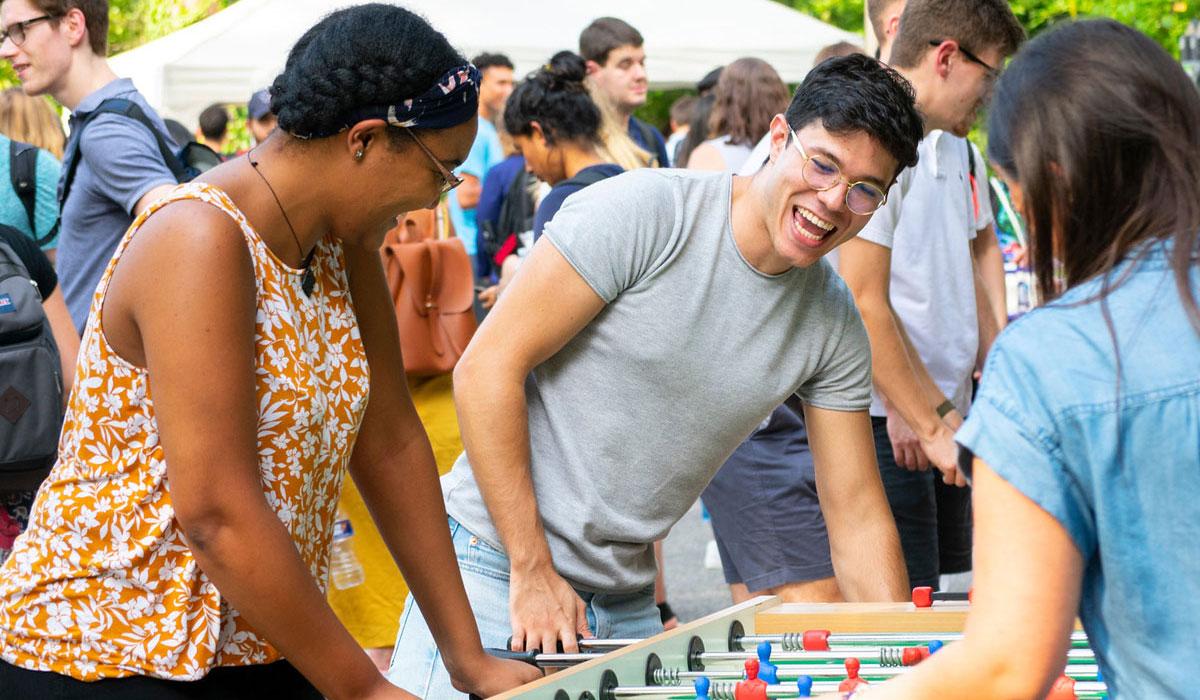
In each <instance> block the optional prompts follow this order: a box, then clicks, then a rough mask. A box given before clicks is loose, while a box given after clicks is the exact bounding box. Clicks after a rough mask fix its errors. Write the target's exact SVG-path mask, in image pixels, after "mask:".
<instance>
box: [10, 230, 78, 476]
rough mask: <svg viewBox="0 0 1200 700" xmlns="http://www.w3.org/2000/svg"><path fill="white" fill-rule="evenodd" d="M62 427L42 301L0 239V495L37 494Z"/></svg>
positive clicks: (59, 384) (55, 359)
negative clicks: (15, 492) (34, 491)
mask: <svg viewBox="0 0 1200 700" xmlns="http://www.w3.org/2000/svg"><path fill="white" fill-rule="evenodd" d="M6 228H8V229H9V230H10V231H12V232H13V233H15V235H18V236H24V235H25V234H23V233H21V232H20V231H17V230H16V229H13V228H11V227H6ZM62 423H63V380H62V366H61V364H60V360H59V355H58V346H57V345H55V343H54V335H53V333H51V330H50V322H49V320H48V319H47V318H46V313H45V311H43V310H42V297H41V295H40V294H38V289H37V286H36V285H35V284H34V282H33V279H31V277H30V274H29V270H28V269H27V268H26V267H25V264H24V263H23V262H21V258H20V257H19V256H18V255H17V254H16V252H15V251H13V249H12V247H10V246H9V245H8V244H7V243H5V242H4V240H3V239H2V238H0V491H30V490H35V489H37V487H38V485H39V484H41V483H42V480H43V479H45V478H46V474H48V473H49V472H50V468H51V467H52V466H54V460H55V458H56V456H57V453H58V435H59V432H60V431H61V430H62Z"/></svg>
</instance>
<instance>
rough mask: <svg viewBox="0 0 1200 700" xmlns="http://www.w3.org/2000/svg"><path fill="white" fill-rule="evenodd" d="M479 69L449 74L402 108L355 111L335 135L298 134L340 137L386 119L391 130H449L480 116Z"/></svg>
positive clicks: (405, 101) (467, 67)
mask: <svg viewBox="0 0 1200 700" xmlns="http://www.w3.org/2000/svg"><path fill="white" fill-rule="evenodd" d="M479 83H480V74H479V69H478V68H476V67H475V66H473V65H471V64H469V63H468V64H467V65H465V66H459V67H458V68H452V69H451V70H449V71H447V72H446V74H445V75H443V76H442V77H441V78H440V79H438V81H437V82H436V83H434V84H433V87H431V88H429V89H428V90H426V91H425V92H424V93H422V94H420V95H417V96H416V97H413V98H410V99H407V100H404V101H403V102H401V103H399V104H394V105H386V106H379V105H376V106H371V107H362V108H360V109H356V110H354V111H353V112H350V113H349V114H346V115H345V116H343V118H342V120H341V125H340V126H339V127H338V128H337V129H336V130H334V131H330V132H327V133H325V132H316V133H311V134H295V136H297V137H299V138H302V139H313V138H322V137H325V136H332V135H334V134H338V133H341V132H343V131H345V130H347V129H349V128H350V127H351V126H353V125H355V124H357V123H359V122H361V121H363V120H366V119H383V120H385V121H386V122H387V123H388V124H390V125H391V126H396V127H401V128H408V129H448V128H450V127H452V126H458V125H459V124H462V123H463V122H465V121H467V120H469V119H471V118H473V117H475V116H476V114H478V112H479Z"/></svg>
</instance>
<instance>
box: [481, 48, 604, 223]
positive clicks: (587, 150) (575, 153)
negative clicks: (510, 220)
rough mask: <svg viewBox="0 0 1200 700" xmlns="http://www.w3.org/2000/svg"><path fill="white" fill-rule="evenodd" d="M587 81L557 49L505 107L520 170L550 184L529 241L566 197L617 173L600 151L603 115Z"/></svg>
mask: <svg viewBox="0 0 1200 700" xmlns="http://www.w3.org/2000/svg"><path fill="white" fill-rule="evenodd" d="M586 77H587V68H586V66H585V65H584V61H583V59H582V58H581V57H579V56H577V55H576V54H573V53H571V52H570V51H560V52H559V53H557V54H555V55H554V57H553V58H551V59H550V62H549V63H547V64H546V65H545V66H543V67H542V68H540V69H538V70H537V71H535V72H534V73H532V74H531V75H530V76H529V77H528V78H526V79H525V80H524V81H522V82H521V84H520V85H517V87H516V89H514V90H513V93H512V94H511V95H509V97H508V103H507V104H506V105H505V107H504V128H505V130H507V131H508V133H509V134H511V135H512V137H513V141H514V142H515V143H516V145H517V148H519V149H520V151H521V155H523V156H525V167H527V168H528V169H529V171H530V172H532V173H533V174H534V175H536V176H537V177H538V179H539V180H541V181H542V182H545V183H547V184H549V185H550V186H551V189H550V192H549V193H547V194H546V196H545V197H543V198H542V201H541V202H539V203H538V208H537V213H536V214H534V217H533V235H534V238H539V237H541V235H542V229H543V228H544V227H545V225H546V223H547V222H549V221H550V220H551V219H553V218H554V215H555V214H556V213H557V212H558V209H559V207H561V206H562V203H563V202H564V201H565V200H566V198H567V197H568V196H569V195H571V194H572V193H574V192H577V191H579V190H581V189H583V188H584V187H586V186H588V185H590V184H592V183H595V182H599V181H600V180H603V179H605V178H608V177H612V176H613V175H618V174H620V173H621V172H622V168H621V166H619V165H616V164H613V163H609V162H607V161H605V159H604V156H603V155H602V153H601V151H602V149H603V142H602V140H601V134H600V132H601V126H602V116H601V113H600V109H599V108H598V107H597V106H596V104H595V102H593V101H592V98H591V96H590V95H589V94H588V90H587V87H586V86H585V85H584V78H586Z"/></svg>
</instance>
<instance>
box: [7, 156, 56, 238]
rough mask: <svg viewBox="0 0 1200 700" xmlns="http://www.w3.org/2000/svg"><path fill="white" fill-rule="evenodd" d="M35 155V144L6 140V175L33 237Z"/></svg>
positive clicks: (35, 228)
mask: <svg viewBox="0 0 1200 700" xmlns="http://www.w3.org/2000/svg"><path fill="white" fill-rule="evenodd" d="M37 157H38V149H37V147H36V146H33V145H31V144H28V143H22V142H20V141H14V140H10V141H9V142H8V176H9V179H10V180H11V181H12V188H13V191H14V192H16V193H17V198H18V199H20V200H21V206H23V207H25V216H26V217H27V218H28V219H29V231H30V233H32V234H33V237H34V238H35V239H36V238H37V237H38V235H37V224H36V223H35V221H34V209H35V207H36V206H37ZM46 240H49V238H47V239H46ZM37 243H38V246H39V247H40V246H41V245H42V243H44V241H42V240H38V242H37Z"/></svg>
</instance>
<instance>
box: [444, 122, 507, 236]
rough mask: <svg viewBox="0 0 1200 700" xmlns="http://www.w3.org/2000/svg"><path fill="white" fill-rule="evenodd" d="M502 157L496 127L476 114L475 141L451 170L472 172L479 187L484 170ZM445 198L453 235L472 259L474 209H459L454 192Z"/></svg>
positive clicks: (484, 179) (464, 172)
mask: <svg viewBox="0 0 1200 700" xmlns="http://www.w3.org/2000/svg"><path fill="white" fill-rule="evenodd" d="M503 159H504V147H503V146H501V145H500V136H499V135H497V134H496V127H494V126H492V123H491V122H490V121H488V120H486V119H484V118H483V117H480V118H479V131H478V132H476V134H475V143H474V144H472V145H471V152H470V153H468V154H467V159H466V160H465V161H463V164H462V165H460V166H458V167H457V168H456V169H455V170H454V172H455V173H457V174H458V175H474V176H475V177H477V178H479V184H480V186H483V185H484V184H486V179H487V178H486V177H485V176H486V175H487V172H488V171H489V170H491V169H492V166H494V165H496V164H497V163H499V162H500V161H501V160H503ZM449 200H450V207H449V208H450V221H451V223H453V224H454V232H455V235H457V236H458V237H459V238H460V239H462V242H463V246H464V247H466V249H467V255H469V256H471V257H472V258H474V257H475V249H476V247H477V246H476V235H477V233H476V232H477V229H476V227H475V212H476V210H475V209H474V208H471V209H463V208H462V207H461V206H459V204H458V196H457V193H456V192H451V193H450V197H449Z"/></svg>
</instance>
